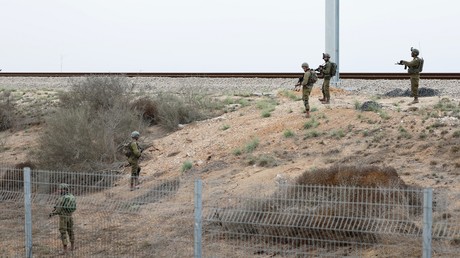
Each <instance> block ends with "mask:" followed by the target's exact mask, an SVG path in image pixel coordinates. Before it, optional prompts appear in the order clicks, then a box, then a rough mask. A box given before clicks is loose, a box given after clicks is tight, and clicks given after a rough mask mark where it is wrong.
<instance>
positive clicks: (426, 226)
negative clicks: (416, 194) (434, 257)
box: [423, 188, 433, 258]
mask: <svg viewBox="0 0 460 258" xmlns="http://www.w3.org/2000/svg"><path fill="white" fill-rule="evenodd" d="M432 227H433V189H432V188H428V189H423V258H431V234H432Z"/></svg>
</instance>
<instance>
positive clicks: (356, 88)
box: [0, 77, 460, 99]
mask: <svg viewBox="0 0 460 258" xmlns="http://www.w3.org/2000/svg"><path fill="white" fill-rule="evenodd" d="M82 79H84V78H82V77H72V78H69V77H0V89H16V90H25V89H47V90H66V89H68V88H69V86H70V85H72V82H74V81H78V80H82ZM126 79H127V80H128V82H129V83H131V84H134V85H135V89H136V90H138V91H146V92H183V91H191V90H193V91H195V92H212V93H216V94H228V95H231V94H247V93H254V92H273V91H276V90H280V89H292V88H293V87H294V85H295V83H296V82H297V79H296V78H293V79H283V78H278V79H265V78H198V77H189V78H170V77H134V78H126ZM321 84H322V80H321V79H320V80H318V82H317V83H316V84H315V87H321ZM459 86H460V80H423V79H422V80H420V89H422V88H423V89H425V90H426V91H429V92H434V94H437V95H438V96H442V97H451V98H456V99H457V98H460V87H459ZM338 88H341V89H344V90H347V91H350V92H351V93H353V94H366V95H371V96H377V95H380V96H388V97H393V96H397V95H394V94H405V93H404V92H406V93H407V92H408V90H409V89H410V81H409V80H408V79H407V80H356V79H345V80H341V81H340V83H339V85H338ZM392 94H393V95H392Z"/></svg>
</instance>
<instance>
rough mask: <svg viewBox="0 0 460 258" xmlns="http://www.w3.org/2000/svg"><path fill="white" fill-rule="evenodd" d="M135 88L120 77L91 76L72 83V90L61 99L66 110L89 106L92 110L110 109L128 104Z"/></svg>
mask: <svg viewBox="0 0 460 258" xmlns="http://www.w3.org/2000/svg"><path fill="white" fill-rule="evenodd" d="M133 88H134V87H133V86H132V85H130V84H129V83H128V81H127V80H126V78H124V77H120V76H89V77H85V78H84V79H82V80H75V81H72V82H71V86H70V90H69V91H67V92H61V93H60V95H59V99H60V102H61V104H62V105H63V106H64V107H66V108H76V107H79V106H82V105H84V106H89V107H90V108H91V109H92V110H99V109H108V108H111V107H112V106H113V105H114V104H115V103H119V102H120V101H123V102H128V98H127V97H128V95H127V94H128V93H129V92H131V91H132V90H133Z"/></svg>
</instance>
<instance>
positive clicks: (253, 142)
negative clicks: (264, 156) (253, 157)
mask: <svg viewBox="0 0 460 258" xmlns="http://www.w3.org/2000/svg"><path fill="white" fill-rule="evenodd" d="M257 146H259V139H257V138H255V139H253V140H251V142H249V143H248V144H246V146H245V148H244V149H245V151H246V153H251V152H253V151H254V150H255V149H256V148H257Z"/></svg>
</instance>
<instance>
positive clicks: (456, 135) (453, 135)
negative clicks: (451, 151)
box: [452, 130, 460, 138]
mask: <svg viewBox="0 0 460 258" xmlns="http://www.w3.org/2000/svg"><path fill="white" fill-rule="evenodd" d="M452 137H454V138H460V130H457V131H455V132H454V133H453V134H452Z"/></svg>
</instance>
